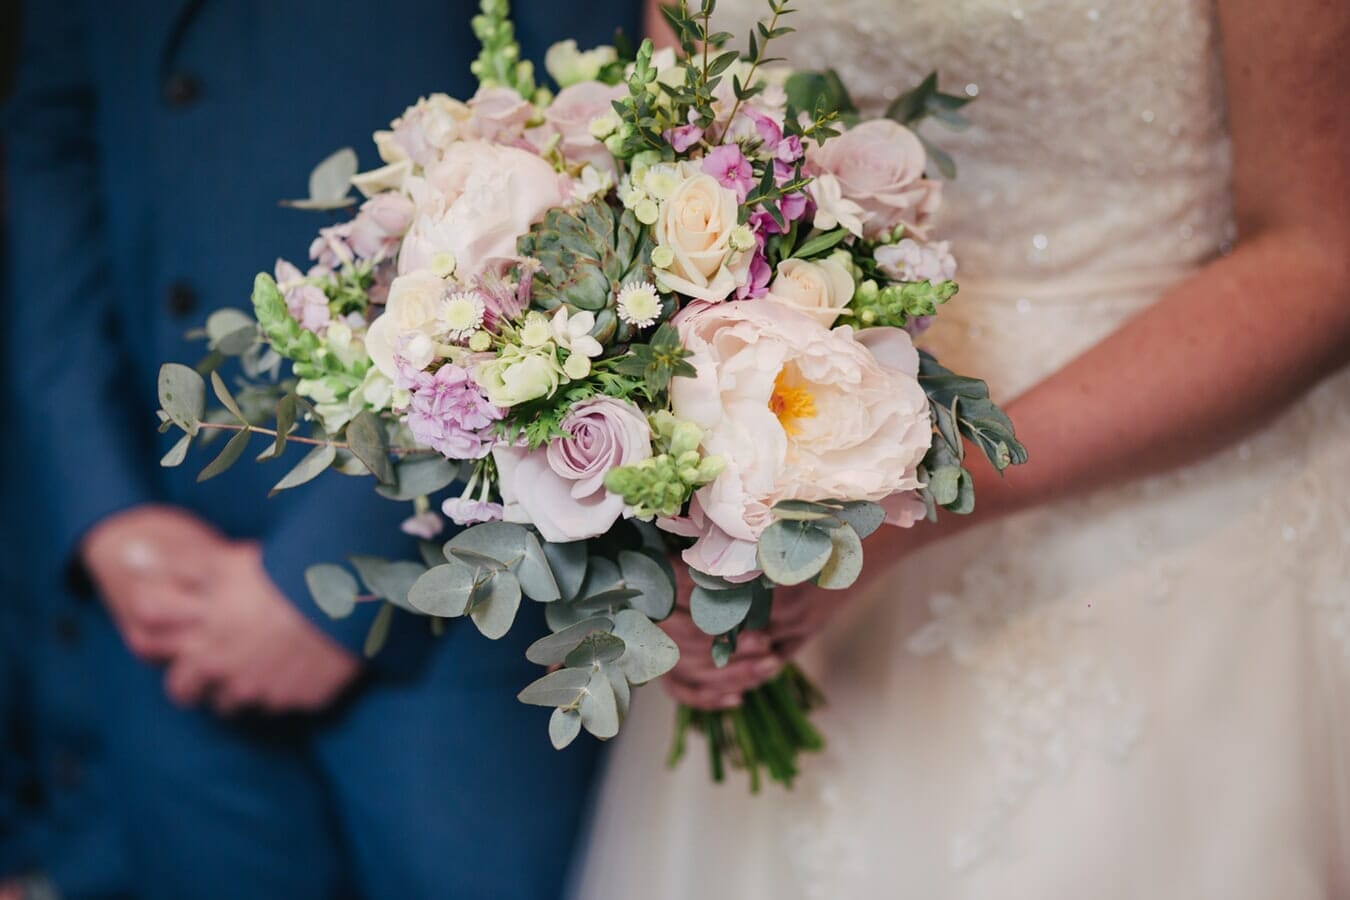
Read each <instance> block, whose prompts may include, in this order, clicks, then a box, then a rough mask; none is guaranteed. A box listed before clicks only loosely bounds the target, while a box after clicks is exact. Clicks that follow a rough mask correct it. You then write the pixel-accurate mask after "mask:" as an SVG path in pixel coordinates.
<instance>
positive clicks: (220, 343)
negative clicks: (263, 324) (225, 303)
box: [206, 307, 258, 356]
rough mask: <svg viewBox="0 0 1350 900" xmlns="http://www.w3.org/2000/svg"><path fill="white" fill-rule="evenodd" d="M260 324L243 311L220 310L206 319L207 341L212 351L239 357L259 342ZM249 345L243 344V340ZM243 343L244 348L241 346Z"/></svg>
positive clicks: (227, 308)
mask: <svg viewBox="0 0 1350 900" xmlns="http://www.w3.org/2000/svg"><path fill="white" fill-rule="evenodd" d="M257 335H258V323H257V320H255V319H254V318H253V317H252V316H250V315H249V314H248V313H246V312H244V311H243V310H242V309H230V308H229V307H226V308H225V309H218V310H216V311H215V312H213V313H211V315H209V316H207V317H206V340H207V345H208V346H209V347H210V348H211V349H212V350H219V351H220V352H221V353H223V354H224V355H226V356H238V355H239V354H241V353H243V352H244V351H245V350H247V349H248V348H249V347H250V346H252V344H253V343H254V341H256V340H257ZM245 337H246V338H248V342H247V343H242V341H243V338H245ZM241 343H242V346H241V345H240V344H241Z"/></svg>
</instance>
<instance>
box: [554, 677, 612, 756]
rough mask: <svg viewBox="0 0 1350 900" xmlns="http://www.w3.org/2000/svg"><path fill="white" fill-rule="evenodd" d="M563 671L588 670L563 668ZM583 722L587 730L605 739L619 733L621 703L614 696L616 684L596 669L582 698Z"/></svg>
mask: <svg viewBox="0 0 1350 900" xmlns="http://www.w3.org/2000/svg"><path fill="white" fill-rule="evenodd" d="M562 671H564V672H566V671H583V672H584V671H586V670H585V669H580V670H569V669H563V670H562ZM580 709H581V724H582V725H583V726H584V727H585V729H586V730H587V731H589V732H590V733H591V734H593V735H595V736H596V737H598V738H600V740H602V741H605V740H609V739H610V738H612V737H614V735H616V734H618V733H619V705H618V703H617V702H616V700H615V697H614V685H612V684H610V682H609V676H607V675H606V674H605V673H604V672H600V671H596V672H593V673H592V674H591V677H590V681H589V682H588V683H587V685H586V693H585V695H584V696H583V697H582V698H581V707H580Z"/></svg>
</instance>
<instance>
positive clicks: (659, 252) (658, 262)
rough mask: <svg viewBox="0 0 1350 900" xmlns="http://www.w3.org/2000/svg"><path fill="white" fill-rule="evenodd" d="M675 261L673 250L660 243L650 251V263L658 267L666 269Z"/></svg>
mask: <svg viewBox="0 0 1350 900" xmlns="http://www.w3.org/2000/svg"><path fill="white" fill-rule="evenodd" d="M673 262H675V251H674V250H672V249H670V248H669V247H667V246H665V245H662V246H660V247H657V248H656V249H655V250H653V251H652V265H654V266H656V267H657V268H658V269H668V268H670V266H671V264H672V263H673Z"/></svg>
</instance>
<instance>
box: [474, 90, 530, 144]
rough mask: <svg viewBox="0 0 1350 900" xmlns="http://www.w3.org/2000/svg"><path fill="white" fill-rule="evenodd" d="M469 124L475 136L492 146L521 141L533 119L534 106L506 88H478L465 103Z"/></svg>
mask: <svg viewBox="0 0 1350 900" xmlns="http://www.w3.org/2000/svg"><path fill="white" fill-rule="evenodd" d="M469 109H470V110H472V112H473V115H472V116H471V117H470V118H469V124H470V125H471V127H472V128H473V130H474V132H475V133H476V136H477V137H479V138H481V139H482V140H485V141H491V142H492V143H494V144H510V143H514V142H515V141H518V140H520V139H521V137H522V136H524V134H525V126H526V125H527V124H528V123H529V121H530V119H532V118H534V104H533V103H530V101H528V100H526V99H525V98H524V97H522V96H520V94H518V93H517V92H516V91H514V90H512V89H511V88H508V87H486V86H484V87H480V88H479V89H478V93H476V94H474V95H473V99H472V100H470V101H469Z"/></svg>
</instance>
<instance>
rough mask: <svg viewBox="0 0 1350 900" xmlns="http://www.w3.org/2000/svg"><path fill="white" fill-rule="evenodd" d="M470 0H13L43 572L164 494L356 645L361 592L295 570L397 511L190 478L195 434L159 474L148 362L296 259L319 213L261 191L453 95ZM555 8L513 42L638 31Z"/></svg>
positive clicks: (343, 498)
mask: <svg viewBox="0 0 1350 900" xmlns="http://www.w3.org/2000/svg"><path fill="white" fill-rule="evenodd" d="M476 6H477V4H476V3H474V2H471V0H437V2H404V3H393V4H391V3H386V2H378V0H340V2H334V0H287V2H275V0H187V2H184V0H128V2H124V3H117V4H102V3H93V2H87V3H86V2H80V0H67V2H63V3H50V4H49V3H35V4H30V9H29V10H28V21H27V27H26V40H25V44H24V47H23V51H22V55H21V70H20V76H19V80H18V91H17V94H16V96H15V98H14V101H13V103H12V108H11V110H10V115H9V119H8V124H9V133H8V135H7V141H8V143H9V158H8V173H7V174H8V179H9V184H10V186H11V188H10V217H11V229H10V242H11V247H10V249H11V256H10V258H11V259H12V261H13V262H12V268H11V272H10V276H11V279H10V290H11V292H12V297H13V298H14V301H13V311H12V317H13V318H12V323H11V324H12V327H11V329H10V332H11V346H10V349H9V351H8V357H9V360H10V362H11V364H12V365H14V366H15V368H14V371H13V373H12V374H13V377H12V379H11V381H12V386H11V397H10V400H9V403H8V404H7V405H8V406H10V408H11V410H13V412H14V413H15V414H16V415H17V418H18V420H19V422H18V424H19V426H20V432H21V434H22V440H23V446H24V448H25V451H26V471H27V473H28V480H29V483H30V484H31V485H32V486H34V487H36V488H37V494H36V496H35V498H34V499H35V501H36V502H37V503H38V504H39V506H40V508H41V510H42V511H43V512H44V513H45V515H44V516H42V518H43V519H45V522H44V523H43V525H44V526H45V528H46V531H45V539H44V541H43V545H44V551H45V552H44V553H43V554H42V555H43V557H44V563H45V564H46V566H47V567H48V571H49V572H50V571H51V568H50V567H51V566H52V565H53V564H55V563H57V562H59V561H60V560H62V559H66V558H69V557H70V556H72V555H73V554H74V552H75V550H76V548H77V545H78V541H79V540H80V538H81V536H82V535H83V534H84V533H85V532H86V531H87V530H88V529H89V528H90V527H91V526H92V525H93V524H94V523H95V522H97V521H99V520H100V519H102V518H104V517H105V516H108V515H110V514H112V513H115V512H117V511H119V510H122V509H125V508H127V507H130V506H134V505H136V504H140V503H145V502H150V501H158V502H168V503H174V504H177V505H180V506H183V507H186V508H188V509H191V510H195V511H197V512H199V513H200V514H202V515H203V516H205V517H206V518H208V519H209V520H211V521H213V522H214V523H216V524H217V525H218V526H219V527H221V528H222V529H224V530H225V531H226V532H227V533H229V534H231V535H233V536H238V537H249V538H256V539H259V540H261V541H262V543H263V547H264V559H265V563H266V565H267V567H268V570H269V573H270V574H271V575H272V577H273V579H274V580H275V581H276V583H277V584H278V585H279V586H280V587H281V588H282V590H283V591H284V592H285V593H286V594H287V595H288V596H289V597H290V598H291V599H292V600H293V601H294V602H296V603H297V604H298V606H299V607H300V608H301V609H302V610H304V611H305V612H306V614H308V615H310V616H311V617H312V618H313V619H314V620H315V621H316V622H317V623H318V624H319V625H320V627H323V628H325V629H326V630H328V631H329V632H330V633H332V634H334V635H335V636H336V637H338V638H339V639H340V640H341V641H343V642H344V643H346V644H347V645H348V646H352V647H355V646H358V645H359V642H360V641H361V639H362V637H363V636H364V633H365V630H366V626H367V624H368V620H369V617H370V615H372V614H373V610H370V609H366V610H364V614H358V615H355V616H353V617H352V618H350V619H347V620H343V621H339V622H330V621H329V620H327V618H326V617H325V616H324V615H323V614H322V613H321V612H319V611H318V610H317V609H315V608H314V607H313V605H312V603H311V602H310V601H309V597H308V593H307V591H306V590H305V588H304V582H303V572H304V569H305V568H306V566H308V565H310V564H313V563H316V562H322V561H339V560H341V559H342V558H343V557H344V556H346V555H348V554H350V553H353V552H366V553H374V554H383V555H388V556H395V555H402V556H412V555H413V554H414V553H415V548H414V547H413V546H412V545H411V543H410V542H409V541H408V540H407V539H405V538H403V537H402V536H401V535H400V534H399V532H398V528H397V526H398V523H399V521H400V520H401V518H403V517H404V516H406V515H407V514H408V513H409V510H408V508H407V505H406V504H397V503H393V502H390V501H387V500H384V499H381V498H379V497H377V496H375V495H374V493H373V491H372V485H371V483H370V482H369V481H368V480H365V479H347V478H342V477H338V476H336V475H334V474H329V475H326V476H325V477H323V478H321V479H320V480H319V481H317V482H313V483H311V484H309V485H306V486H304V487H302V488H300V489H298V490H295V491H290V492H284V493H282V494H280V495H278V496H277V497H276V498H274V499H272V500H270V501H269V500H264V497H265V496H266V493H267V490H268V488H269V487H270V486H271V485H272V484H273V483H275V481H276V480H277V479H278V478H279V477H280V476H281V475H282V474H283V473H284V472H285V471H286V468H287V464H286V462H285V461H281V462H273V463H271V464H269V465H255V464H252V463H251V462H248V461H245V463H243V464H240V465H237V466H235V467H234V468H233V469H232V470H231V471H230V472H228V473H226V474H225V475H224V476H221V477H218V478H217V479H215V480H214V481H210V482H207V483H205V484H200V485H199V484H197V483H196V481H195V475H196V472H197V471H199V470H200V468H201V467H202V466H203V465H204V464H205V462H206V461H207V460H208V459H209V458H210V452H207V451H199V452H197V453H194V454H192V455H191V456H190V458H189V462H188V464H187V465H185V466H183V467H182V468H179V469H172V470H164V469H161V468H159V466H158V459H159V457H160V455H161V454H162V453H163V451H164V450H165V449H166V447H167V446H168V443H169V441H170V439H169V438H167V437H160V436H158V435H157V434H156V432H155V425H156V422H155V418H154V411H155V409H156V407H157V405H158V404H157V401H156V387H155V382H156V374H157V371H158V369H159V366H160V364H161V363H163V362H166V361H171V360H174V361H180V362H187V363H193V362H195V361H196V360H197V359H198V358H200V356H201V355H202V353H203V348H202V346H201V344H199V343H196V342H189V341H187V340H186V339H185V337H184V334H185V332H186V331H187V330H188V329H189V328H191V327H193V326H196V325H199V324H200V323H201V322H203V321H204V319H205V317H206V315H207V314H208V313H210V312H211V311H212V310H214V309H218V308H221V307H227V306H233V307H240V308H244V309H247V308H248V303H249V291H250V289H251V285H252V279H253V275H254V274H255V273H256V272H258V271H260V270H270V269H271V268H272V265H273V263H274V261H275V260H276V258H277V257H278V256H283V257H286V258H289V259H292V260H294V261H296V262H297V263H299V264H301V267H302V268H303V267H304V264H305V262H306V259H305V256H306V251H307V249H308V246H309V241H310V239H311V238H312V237H313V235H314V233H315V231H316V230H317V228H318V227H319V226H321V225H323V224H327V221H328V220H327V218H326V217H325V216H324V215H321V214H315V213H304V212H300V211H296V210H291V209H284V208H281V207H279V206H278V202H277V201H278V200H279V199H280V198H283V197H294V196H297V195H303V194H304V193H305V183H306V176H307V174H308V172H309V169H310V168H311V166H312V165H313V164H314V163H315V162H317V161H318V160H319V159H321V158H323V157H324V156H326V155H327V154H328V153H330V152H331V151H333V150H334V149H336V148H338V147H342V146H351V147H353V148H355V149H356V150H357V152H358V154H359V156H360V159H361V162H362V164H363V168H371V167H374V166H376V165H379V160H378V157H377V156H376V154H375V151H374V146H373V144H372V143H371V139H370V135H371V132H372V131H374V130H375V129H377V128H382V127H385V126H386V125H387V123H388V122H389V120H390V119H391V118H393V117H394V116H396V115H398V114H399V113H401V111H402V110H403V109H404V107H405V106H407V105H409V104H410V103H411V102H412V101H414V100H416V99H417V97H418V96H419V95H422V94H426V93H430V92H433V91H444V92H446V93H449V94H451V95H452V96H460V97H467V96H469V95H471V94H472V92H473V90H474V88H475V82H474V79H473V78H472V76H471V75H470V73H469V63H470V61H471V60H472V59H473V58H474V57H475V56H476V54H477V44H476V41H475V39H474V37H473V34H472V32H471V30H470V27H469V19H470V17H471V15H472V14H473V13H474V12H475V10H476ZM563 12H564V10H563V9H562V8H561V7H559V5H558V4H557V3H555V2H550V0H517V2H516V3H515V4H514V15H515V19H516V23H517V34H518V37H519V39H520V41H521V44H522V46H523V50H524V52H525V54H526V56H528V57H533V58H535V59H540V58H542V55H543V51H544V49H546V48H547V46H548V45H549V44H550V43H551V42H553V41H555V40H558V39H561V38H563V37H575V38H576V39H577V40H578V42H579V43H580V44H581V46H583V47H585V46H590V45H594V44H599V43H607V42H609V41H610V40H612V38H613V34H614V30H615V28H616V26H617V27H623V28H624V29H625V30H626V31H627V33H628V34H636V33H637V27H638V12H639V9H638V4H636V3H634V2H622V0H590V2H580V3H572V4H569V5H568V6H567V8H566V10H565V12H566V14H562V13H563ZM540 69H541V75H542V67H540ZM217 446H218V445H217ZM261 449H262V442H261V441H259V443H258V450H261ZM302 450H303V448H294V449H293V451H292V454H291V456H290V459H291V460H292V461H294V459H295V458H296V454H298V453H300V452H301V451H302ZM364 606H367V607H369V606H370V604H365V605H364ZM421 630H424V629H419V631H421Z"/></svg>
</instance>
